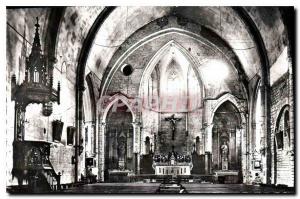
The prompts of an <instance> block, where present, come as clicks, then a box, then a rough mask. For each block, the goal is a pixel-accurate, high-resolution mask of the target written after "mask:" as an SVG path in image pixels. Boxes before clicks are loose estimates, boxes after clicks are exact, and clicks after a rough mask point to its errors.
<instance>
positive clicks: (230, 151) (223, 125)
mask: <svg viewBox="0 0 300 199" xmlns="http://www.w3.org/2000/svg"><path fill="white" fill-rule="evenodd" d="M213 124H214V127H213V134H212V136H213V147H212V162H213V164H212V165H213V170H214V171H220V170H221V171H224V172H227V171H237V172H239V173H240V172H241V162H242V161H241V160H242V157H241V155H242V154H241V138H242V136H241V130H240V124H241V116H240V113H239V111H238V109H237V108H236V107H235V106H234V104H232V103H231V102H230V101H226V102H224V103H223V104H222V105H220V107H219V108H218V109H217V110H216V112H215V115H214V118H213ZM240 176H241V175H240Z"/></svg>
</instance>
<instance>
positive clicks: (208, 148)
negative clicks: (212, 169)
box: [205, 123, 214, 153]
mask: <svg viewBox="0 0 300 199" xmlns="http://www.w3.org/2000/svg"><path fill="white" fill-rule="evenodd" d="M213 126H214V124H213V123H211V124H209V125H208V126H207V127H206V128H205V152H209V153H212V129H213Z"/></svg>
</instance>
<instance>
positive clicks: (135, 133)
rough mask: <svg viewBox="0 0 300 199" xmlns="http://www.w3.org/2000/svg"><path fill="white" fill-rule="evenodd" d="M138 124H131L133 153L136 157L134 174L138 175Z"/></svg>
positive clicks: (139, 137) (139, 151) (139, 143)
mask: <svg viewBox="0 0 300 199" xmlns="http://www.w3.org/2000/svg"><path fill="white" fill-rule="evenodd" d="M140 125H141V124H140V123H139V122H132V126H133V153H135V154H136V155H135V157H136V171H135V173H136V174H138V175H139V174H140V153H141V149H140V146H141V132H140Z"/></svg>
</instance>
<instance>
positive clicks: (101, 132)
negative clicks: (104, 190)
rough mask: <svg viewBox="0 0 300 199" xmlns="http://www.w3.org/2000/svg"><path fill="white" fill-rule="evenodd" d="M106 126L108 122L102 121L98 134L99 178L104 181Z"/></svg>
mask: <svg viewBox="0 0 300 199" xmlns="http://www.w3.org/2000/svg"><path fill="white" fill-rule="evenodd" d="M105 127H106V123H105V122H102V123H101V124H100V125H99V135H98V137H99V138H98V180H99V181H100V182H104V169H105V168H104V164H105V154H104V152H105V146H104V145H105Z"/></svg>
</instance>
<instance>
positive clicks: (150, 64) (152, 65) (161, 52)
mask: <svg viewBox="0 0 300 199" xmlns="http://www.w3.org/2000/svg"><path fill="white" fill-rule="evenodd" d="M170 48H176V50H178V51H179V52H180V53H181V54H182V55H183V56H184V57H185V59H186V60H187V61H188V62H189V63H190V66H191V67H192V69H193V71H194V73H195V74H196V77H197V80H198V82H199V85H200V89H201V95H202V96H205V93H204V91H205V89H204V84H203V82H202V78H201V75H200V73H199V71H198V70H197V68H196V66H197V65H200V64H199V63H198V61H196V60H195V59H194V58H193V57H192V56H191V55H190V53H189V52H188V51H187V50H186V49H185V48H184V47H183V46H181V45H180V44H179V43H177V42H176V41H174V40H170V41H169V42H168V43H166V44H165V45H164V46H163V47H161V48H160V49H159V50H158V51H157V52H156V53H155V54H154V56H153V57H152V58H151V59H150V61H149V62H148V64H147V66H146V67H145V70H144V71H143V74H142V78H141V81H140V85H139V96H140V97H141V96H142V95H143V93H142V90H143V89H142V88H143V86H144V83H145V82H146V80H147V79H148V78H149V76H150V75H151V74H152V72H153V70H154V69H155V68H156V66H157V64H158V62H159V60H160V59H161V58H162V57H163V56H164V55H165V53H166V52H168V51H169V50H170ZM174 59H175V61H176V62H178V60H177V58H176V57H174Z"/></svg>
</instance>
